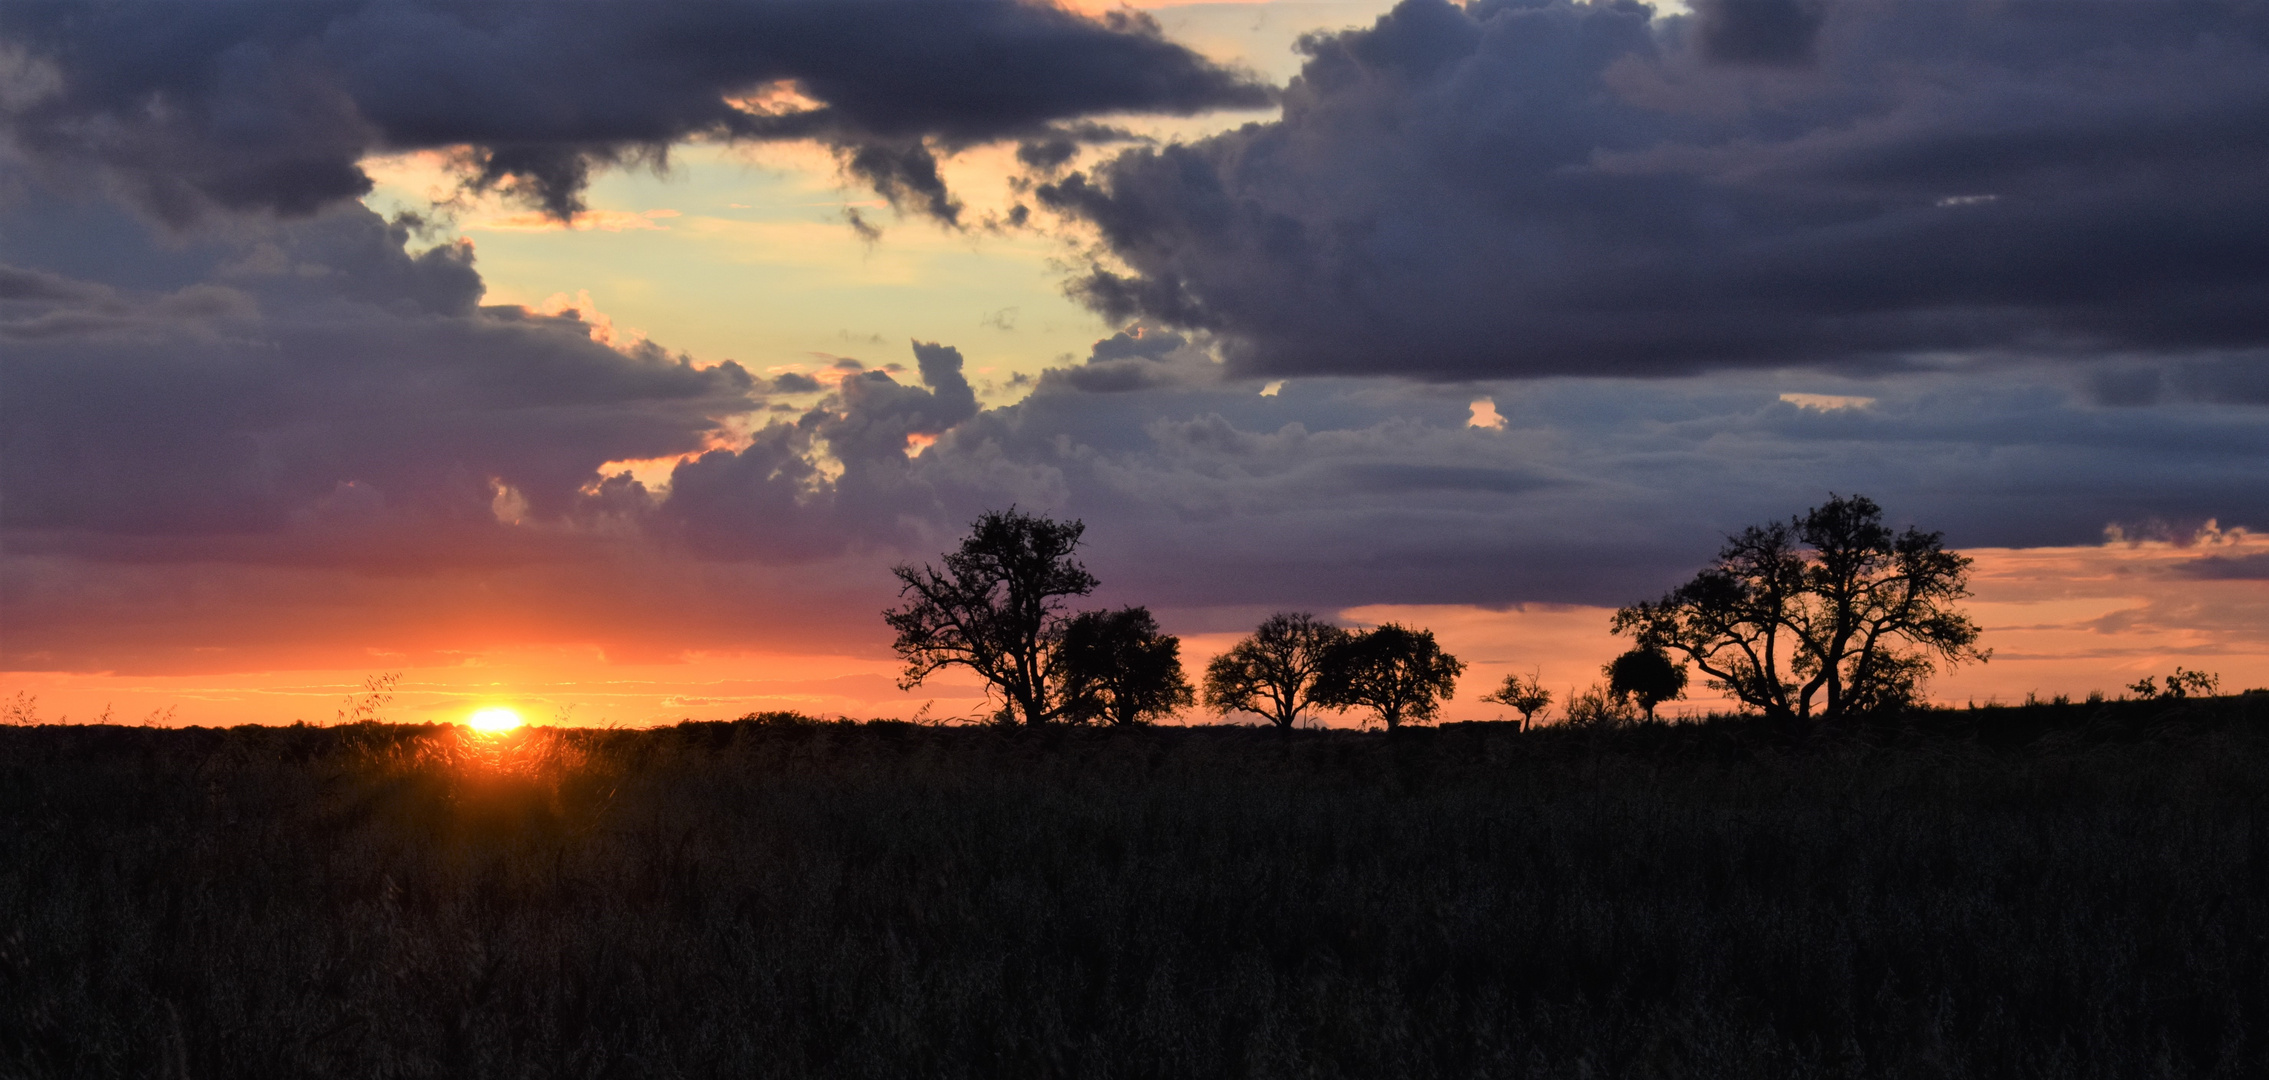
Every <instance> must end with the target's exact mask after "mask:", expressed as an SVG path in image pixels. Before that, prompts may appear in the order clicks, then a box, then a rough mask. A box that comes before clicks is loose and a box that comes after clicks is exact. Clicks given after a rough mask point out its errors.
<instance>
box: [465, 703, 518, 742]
mask: <svg viewBox="0 0 2269 1080" xmlns="http://www.w3.org/2000/svg"><path fill="white" fill-rule="evenodd" d="M524 723H527V721H526V720H523V719H522V718H521V716H520V711H519V710H518V709H514V708H512V707H510V706H508V705H491V706H489V707H487V708H485V709H475V710H473V714H472V715H471V716H468V717H466V718H465V726H466V727H469V728H471V729H473V730H474V731H478V732H480V733H481V734H483V735H499V734H502V733H504V732H507V731H510V730H512V729H513V728H516V727H519V726H520V725H522V724H524Z"/></svg>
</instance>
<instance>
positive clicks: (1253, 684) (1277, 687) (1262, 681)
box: [1205, 611, 1348, 730]
mask: <svg viewBox="0 0 2269 1080" xmlns="http://www.w3.org/2000/svg"><path fill="white" fill-rule="evenodd" d="M1347 636H1348V634H1347V631H1345V630H1342V629H1340V628H1339V627H1336V626H1333V625H1331V624H1330V623H1327V622H1323V621H1321V620H1319V619H1317V618H1316V617H1315V616H1314V615H1311V614H1309V613H1307V612H1305V611H1280V612H1278V613H1276V614H1274V615H1271V616H1269V617H1268V618H1267V620H1265V621H1263V622H1262V623H1261V624H1260V626H1259V627H1258V628H1257V629H1255V630H1254V631H1253V634H1252V636H1251V637H1248V638H1246V639H1245V640H1243V641H1240V642H1238V643H1237V644H1235V645H1232V646H1230V648H1229V651H1228V652H1225V653H1222V654H1221V655H1219V656H1216V657H1214V658H1213V662H1212V663H1210V664H1207V665H1206V668H1205V704H1206V707H1207V708H1210V709H1213V710H1215V711H1217V712H1220V713H1223V714H1228V713H1231V712H1249V713H1259V714H1260V715H1262V716H1265V717H1267V718H1268V721H1269V723H1272V724H1275V725H1276V726H1277V727H1279V728H1284V729H1286V730H1289V729H1291V727H1292V725H1293V724H1295V723H1298V722H1299V720H1300V717H1301V716H1302V715H1303V714H1304V713H1306V712H1308V711H1310V710H1312V709H1314V708H1316V707H1318V706H1320V705H1322V704H1323V703H1322V702H1319V701H1317V700H1316V697H1315V690H1316V673H1317V672H1318V671H1319V670H1321V668H1322V665H1323V661H1324V655H1325V654H1326V653H1327V652H1329V651H1330V650H1331V648H1332V646H1334V645H1336V644H1338V643H1339V642H1341V641H1344V640H1346V639H1347Z"/></svg>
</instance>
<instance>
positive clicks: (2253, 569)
mask: <svg viewBox="0 0 2269 1080" xmlns="http://www.w3.org/2000/svg"><path fill="white" fill-rule="evenodd" d="M2176 572H2177V573H2179V574H2181V575H2182V576H2183V577H2192V578H2203V579H2205V580H2208V581H2269V555H2208V556H2206V557H2205V558H2202V559H2196V560H2193V561H2191V562H2188V563H2183V564H2181V565H2180V566H2179V567H2177V568H2176Z"/></svg>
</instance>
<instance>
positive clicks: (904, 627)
mask: <svg viewBox="0 0 2269 1080" xmlns="http://www.w3.org/2000/svg"><path fill="white" fill-rule="evenodd" d="M1085 531H1086V526H1085V525H1083V524H1081V523H1080V522H1078V521H1069V522H1063V521H1053V520H1050V519H1048V518H1045V517H1039V516H1035V515H1032V514H1024V513H1019V512H1017V510H1016V508H1015V507H1010V508H1009V509H1007V510H994V511H988V512H987V513H985V514H984V515H983V516H982V517H979V518H978V519H977V520H976V522H975V523H974V524H972V525H971V526H970V529H969V536H968V538H967V539H964V540H963V541H962V542H961V547H960V549H959V550H957V551H954V552H951V553H949V554H947V555H946V556H945V557H944V562H945V565H944V567H943V568H942V569H941V568H939V567H934V566H921V567H916V566H911V565H901V566H898V567H895V568H894V569H893V570H892V571H891V572H892V573H894V574H896V575H897V576H898V580H899V583H900V588H899V593H898V595H899V598H900V599H901V600H902V601H903V603H902V604H901V606H899V607H896V608H892V609H890V610H888V611H885V612H883V616H882V617H883V620H884V621H885V622H887V623H889V624H890V628H891V629H893V630H896V631H897V632H898V639H897V641H895V642H893V643H892V647H893V648H895V649H896V650H897V651H898V655H899V656H900V657H902V658H904V659H905V661H906V669H905V672H904V673H903V675H902V676H901V677H900V679H899V683H898V685H899V687H900V688H901V689H908V690H910V689H913V688H914V687H915V686H918V685H920V684H921V682H922V680H923V679H925V678H928V677H929V676H930V675H931V674H932V673H934V672H936V671H938V670H939V669H940V668H944V667H949V666H955V665H958V666H961V667H966V668H968V669H969V670H971V671H974V672H976V673H977V675H978V676H979V677H981V678H983V679H984V680H985V682H986V684H987V686H988V688H989V689H990V690H991V691H992V692H995V693H998V694H999V695H1000V696H1001V697H1002V698H1003V699H1004V707H1003V713H1004V716H1005V717H1006V718H1008V719H1010V720H1012V721H1014V720H1021V721H1023V722H1024V723H1027V724H1038V723H1042V722H1044V721H1047V720H1051V719H1054V718H1055V717H1056V716H1057V715H1058V713H1059V712H1060V710H1061V707H1062V702H1061V700H1060V695H1059V694H1058V693H1057V692H1056V690H1057V686H1058V682H1059V680H1058V673H1057V672H1056V670H1055V667H1056V662H1057V652H1058V650H1057V649H1055V648H1054V647H1053V645H1054V641H1055V639H1056V638H1057V637H1058V635H1059V632H1060V624H1061V623H1062V622H1063V621H1064V617H1063V598H1064V597H1067V596H1085V595H1087V594H1088V593H1090V592H1093V591H1095V586H1096V580H1095V576H1094V575H1093V574H1090V573H1088V572H1087V568H1086V567H1084V566H1082V565H1080V564H1079V563H1078V562H1077V561H1074V560H1073V558H1072V555H1073V553H1074V552H1075V551H1077V550H1078V548H1079V539H1080V536H1081V534H1082V533H1084V532H1085Z"/></svg>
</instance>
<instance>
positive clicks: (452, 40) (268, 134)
mask: <svg viewBox="0 0 2269 1080" xmlns="http://www.w3.org/2000/svg"><path fill="white" fill-rule="evenodd" d="M7 10H8V14H7V18H6V20H5V21H4V22H0V46H4V47H5V48H6V49H7V50H8V52H9V54H10V55H9V56H8V58H7V60H6V63H5V67H4V68H0V72H4V74H0V78H4V79H5V80H6V82H5V85H0V110H4V111H0V120H4V123H5V131H6V133H7V136H8V138H9V139H10V140H11V141H12V142H13V143H14V144H15V146H16V147H17V150H18V152H19V153H21V154H24V155H26V156H27V157H28V158H29V159H30V160H31V161H33V162H35V163H37V164H39V165H41V166H44V167H47V168H50V169H54V170H59V171H62V172H64V173H66V174H68V173H69V172H70V171H71V170H74V169H80V168H86V167H93V168H96V169H98V170H100V172H101V173H102V174H103V175H105V176H107V177H108V178H109V179H110V180H111V181H113V182H115V183H116V184H118V185H119V186H120V187H122V188H123V189H124V190H125V191H126V192H127V193H129V194H130V195H131V196H133V197H134V198H136V199H137V200H139V201H140V202H142V203H143V204H144V205H146V206H148V207H150V208H152V209H154V210H155V211H156V212H157V213H159V214H160V215H162V216H163V217H165V218H166V219H168V220H170V221H173V222H175V223H180V222H185V221H188V220H191V219H194V218H196V217H198V216H199V215H201V214H203V213H205V212H206V211H208V210H209V209H211V208H213V207H221V208H228V209H262V210H273V211H279V212H283V213H286V214H307V213H312V212H314V211H315V210H317V209H319V208H321V207H324V206H327V205H330V204H333V203H336V202H338V201H340V200H344V199H351V198H354V197H356V196H359V195H361V194H363V193H364V192H366V191H368V190H369V189H370V180H369V178H368V177H366V176H365V175H364V174H363V172H362V171H361V169H360V168H359V167H358V166H357V164H356V163H357V161H358V160H359V159H360V158H361V157H362V156H363V155H365V154H368V153H372V152H378V151H389V150H405V149H417V148H434V147H458V146H464V147H469V148H470V152H471V156H470V159H469V161H468V162H467V168H468V174H467V175H468V179H469V181H470V182H471V183H472V184H474V185H475V186H478V187H486V188H501V189H505V190H509V191H512V192H514V193H517V194H519V195H521V196H523V197H525V198H527V199H528V200H530V201H531V202H533V203H535V204H536V205H539V206H541V207H543V208H544V209H546V210H547V211H550V212H551V213H553V214H558V215H564V214H568V213H571V212H573V211H575V210H576V209H578V208H579V207H580V206H581V199H582V191H583V188H584V186H585V184H587V183H588V181H589V179H590V176H591V173H592V171H593V170H594V169H596V168H602V167H606V166H610V165H616V164H622V163H626V162H639V161H645V162H658V161H660V160H662V159H663V157H664V155H666V153H667V150H668V148H669V146H671V145H672V144H674V143H677V142H680V141H683V140H686V139H690V138H700V137H712V138H751V139H764V138H818V139H823V140H826V141H828V142H830V143H832V144H834V145H836V146H838V147H839V148H841V149H842V151H843V153H844V155H845V161H846V165H847V167H848V168H849V169H850V170H851V171H852V172H853V173H854V174H856V175H858V176H860V177H861V178H863V179H866V180H869V181H871V182H873V183H875V184H876V186H877V187H878V189H879V190H880V191H881V192H882V193H883V194H885V195H887V196H890V197H891V198H892V199H894V200H903V201H906V202H908V203H909V205H910V206H911V207H912V208H914V209H918V210H921V211H924V212H927V213H931V214H933V215H936V216H939V217H942V218H946V219H948V220H950V219H951V218H952V217H953V209H954V203H953V202H952V200H951V199H950V197H949V196H947V195H945V194H944V193H943V188H942V185H940V184H939V183H937V181H936V176H935V163H934V161H933V160H931V159H930V151H929V150H928V149H927V148H926V146H925V140H932V141H935V142H936V143H937V144H939V145H942V146H945V147H948V148H951V147H957V146H963V145H969V144H973V143H978V142H985V141H990V140H995V139H1003V138H1028V137H1039V138H1045V137H1047V136H1048V134H1049V133H1050V132H1052V131H1053V132H1061V131H1065V130H1070V131H1077V130H1080V129H1077V128H1071V129H1057V128H1054V127H1053V125H1054V123H1055V122H1057V121H1063V120H1074V119H1076V118H1079V117H1085V116H1093V115H1103V114H1114V113H1174V114H1183V115H1187V114H1191V113H1196V112H1200V111H1204V110H1207V109H1215V108H1222V107H1253V106H1258V105H1262V104H1265V103H1267V101H1269V100H1270V94H1271V92H1270V90H1269V89H1268V88H1267V87H1265V86H1262V85H1260V84H1257V83H1255V82H1253V81H1252V80H1251V79H1250V78H1249V77H1248V76H1246V75H1244V74H1242V73H1239V72H1235V71H1230V70H1227V69H1224V68H1221V67H1219V66H1217V65H1215V64H1213V63H1211V62H1209V61H1207V60H1205V59H1204V58H1202V57H1200V56H1198V55H1197V54H1195V53H1193V52H1190V51H1189V50H1187V49H1185V48H1183V47H1181V46H1179V45H1175V44H1173V43H1171V42H1168V41H1166V40H1165V39H1164V38H1163V37H1162V36H1161V35H1160V34H1159V32H1158V26H1157V24H1156V23H1155V22H1154V21H1151V20H1149V19H1148V18H1147V17H1146V16H1141V15H1137V14H1130V13H1119V14H1115V15H1111V16H1108V17H1105V18H1103V19H1090V18H1086V17H1083V16H1079V15H1076V14H1072V13H1069V12H1066V11H1063V10H1060V9H1057V8H1055V7H1051V6H1048V5H1045V4H1040V3H1027V2H1015V0H859V2H840V0H725V2H713V3H695V4H677V3H643V2H630V0H619V2H588V3H556V4H554V3H495V2H489V0H474V2H456V0H422V2H421V0H254V2H230V0H210V2H199V3H176V2H149V3H135V2H127V3H99V4H98V3H64V2H47V0H21V2H14V3H10V4H9V5H8V9H7ZM783 81H793V83H794V85H795V86H796V88H797V89H798V90H799V91H800V92H801V94H802V95H803V98H802V99H796V100H794V101H793V103H790V104H782V103H780V102H771V103H758V104H754V105H751V106H750V107H747V108H743V107H738V106H736V105H735V104H733V103H731V101H729V100H728V99H736V100H737V99H740V96H741V95H746V94H749V93H751V92H754V91H759V90H761V89H763V88H765V87H767V86H771V85H775V84H779V83H781V82H783ZM812 102H816V107H808V106H809V104H810V103H812Z"/></svg>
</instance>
